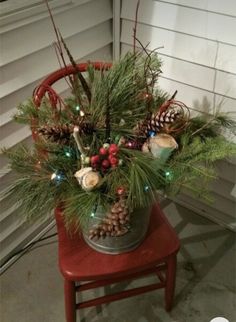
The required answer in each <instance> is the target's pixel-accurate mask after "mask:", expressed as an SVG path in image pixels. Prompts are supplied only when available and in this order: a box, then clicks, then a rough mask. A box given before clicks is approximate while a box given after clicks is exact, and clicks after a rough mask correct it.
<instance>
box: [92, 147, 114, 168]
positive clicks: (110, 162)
mask: <svg viewBox="0 0 236 322" xmlns="http://www.w3.org/2000/svg"><path fill="white" fill-rule="evenodd" d="M118 152H119V147H118V146H117V145H116V144H114V143H113V144H106V143H105V144H104V145H103V147H101V148H100V149H99V154H96V155H93V156H91V158H90V162H91V166H92V167H93V168H95V169H97V170H98V169H101V170H102V171H106V170H108V169H109V168H115V167H117V165H118V163H119V159H118V158H117V154H118Z"/></svg>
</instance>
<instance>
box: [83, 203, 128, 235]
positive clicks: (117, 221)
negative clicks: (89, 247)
mask: <svg viewBox="0 0 236 322" xmlns="http://www.w3.org/2000/svg"><path fill="white" fill-rule="evenodd" d="M129 221H130V216H129V213H128V209H127V207H126V203H125V201H124V200H119V201H118V202H116V203H115V204H114V205H113V206H112V207H111V209H110V212H109V213H108V214H107V215H106V217H105V218H103V219H102V221H101V223H100V224H99V225H97V226H95V227H94V228H93V229H91V230H90V231H89V238H90V239H98V238H100V237H103V238H105V237H106V236H112V237H117V236H123V235H125V234H126V233H127V232H128V230H129V229H128V227H127V225H128V224H129Z"/></svg>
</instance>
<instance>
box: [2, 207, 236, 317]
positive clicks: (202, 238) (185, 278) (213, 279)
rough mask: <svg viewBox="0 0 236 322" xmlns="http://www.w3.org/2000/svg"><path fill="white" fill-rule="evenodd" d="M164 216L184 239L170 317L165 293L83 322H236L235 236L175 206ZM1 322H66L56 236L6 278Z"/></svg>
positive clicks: (92, 312) (95, 311)
mask: <svg viewBox="0 0 236 322" xmlns="http://www.w3.org/2000/svg"><path fill="white" fill-rule="evenodd" d="M164 212H165V213H166V215H167V217H168V218H169V221H170V222H171V224H172V225H173V227H175V229H176V231H177V233H178V235H179V237H180V239H181V250H180V253H179V255H178V271H177V284H176V295H175V306H174V308H173V310H172V311H171V313H166V312H165V310H164V297H163V290H156V291H153V292H150V293H146V294H144V295H140V296H136V297H133V298H129V299H125V300H121V301H117V302H113V303H111V304H108V305H103V306H102V307H98V308H88V309H84V310H81V315H80V318H81V320H80V321H81V322H210V321H211V319H213V318H215V317H224V318H226V319H228V320H229V322H235V321H236V301H235V299H236V297H235V288H236V257H235V256H236V252H235V250H236V249H235V248H236V243H235V234H234V233H232V232H230V231H228V230H226V229H224V228H221V227H219V226H218V225H216V224H214V223H212V222H210V221H208V220H206V219H204V218H202V217H200V216H199V215H197V214H194V213H192V212H191V211H189V210H186V209H185V208H183V207H181V206H177V205H175V204H174V203H169V204H167V205H166V206H165V208H164ZM50 233H52V231H51V232H50ZM149 279H150V280H151V279H152V278H149ZM146 280H147V279H146ZM134 284H135V285H136V284H137V282H135V283H134V282H133V283H132V285H134ZM127 286H130V284H129V285H127V284H126V285H121V286H120V285H119V288H125V287H127ZM114 288H115V289H117V286H114ZM99 294H100V295H102V294H103V290H102V292H101V291H100V293H99ZM91 295H92V294H91V293H89V292H88V296H91ZM0 321H1V322H64V321H65V319H64V299H63V280H62V278H61V275H60V273H59V271H58V268H57V244H56V237H54V238H52V240H51V241H50V242H46V241H45V242H41V243H40V244H38V245H36V246H35V247H34V248H33V249H31V250H30V252H28V253H27V254H25V255H24V256H22V257H21V258H20V260H18V261H17V262H16V263H15V264H14V265H13V266H11V267H10V268H9V269H8V270H7V271H6V272H5V273H4V274H3V275H2V276H1V315H0Z"/></svg>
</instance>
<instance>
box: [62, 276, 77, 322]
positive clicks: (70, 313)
mask: <svg viewBox="0 0 236 322" xmlns="http://www.w3.org/2000/svg"><path fill="white" fill-rule="evenodd" d="M64 296H65V313H66V322H76V292H75V283H74V282H73V281H68V280H66V279H65V280H64Z"/></svg>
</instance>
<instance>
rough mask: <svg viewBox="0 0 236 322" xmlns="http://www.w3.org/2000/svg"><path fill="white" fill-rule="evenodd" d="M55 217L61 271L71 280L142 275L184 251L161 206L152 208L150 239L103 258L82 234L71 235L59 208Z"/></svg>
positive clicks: (148, 234)
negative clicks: (179, 251)
mask: <svg viewBox="0 0 236 322" xmlns="http://www.w3.org/2000/svg"><path fill="white" fill-rule="evenodd" d="M55 216H56V220H57V226H58V238H59V267H60V270H61V273H62V274H63V276H64V277H65V278H66V279H67V280H73V281H74V280H76V279H77V280H80V281H88V280H99V279H109V278H114V277H119V276H123V275H124V273H125V274H129V273H130V274H132V273H135V272H141V271H142V270H144V269H148V268H149V267H153V266H154V265H158V264H159V263H163V262H165V259H167V258H168V257H169V256H171V255H173V254H175V253H177V252H178V250H179V247H180V243H179V239H178V237H177V236H176V233H175V232H174V230H173V228H172V227H171V226H170V224H169V223H168V221H167V220H166V218H165V216H164V214H163V212H162V210H161V209H160V206H159V205H158V204H155V205H154V206H153V208H152V211H151V219H150V225H149V230H148V233H147V236H146V239H145V240H144V241H143V242H142V244H141V245H140V246H139V247H138V248H137V249H135V250H133V251H131V252H128V253H124V254H119V255H108V254H102V253H99V252H97V251H95V250H93V249H92V248H90V247H89V246H88V245H87V244H86V243H85V242H84V240H83V238H82V236H81V235H80V234H79V233H78V234H74V235H73V236H70V235H68V233H67V231H66V229H65V227H64V223H63V218H62V211H61V210H60V209H59V208H57V209H56V211H55Z"/></svg>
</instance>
